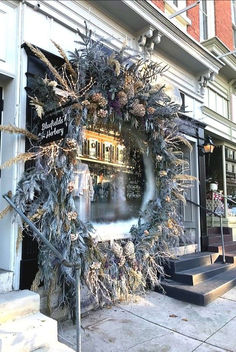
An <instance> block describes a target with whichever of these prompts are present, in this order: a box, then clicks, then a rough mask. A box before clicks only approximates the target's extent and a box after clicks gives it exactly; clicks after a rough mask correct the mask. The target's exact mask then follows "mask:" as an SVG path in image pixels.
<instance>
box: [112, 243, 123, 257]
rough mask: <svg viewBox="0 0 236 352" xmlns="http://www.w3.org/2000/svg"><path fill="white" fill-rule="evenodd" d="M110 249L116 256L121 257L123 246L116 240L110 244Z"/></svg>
mask: <svg viewBox="0 0 236 352" xmlns="http://www.w3.org/2000/svg"><path fill="white" fill-rule="evenodd" d="M112 251H113V253H114V254H115V256H116V257H117V258H121V257H122V256H123V248H122V247H121V246H120V245H119V244H118V243H116V242H114V243H113V245H112Z"/></svg>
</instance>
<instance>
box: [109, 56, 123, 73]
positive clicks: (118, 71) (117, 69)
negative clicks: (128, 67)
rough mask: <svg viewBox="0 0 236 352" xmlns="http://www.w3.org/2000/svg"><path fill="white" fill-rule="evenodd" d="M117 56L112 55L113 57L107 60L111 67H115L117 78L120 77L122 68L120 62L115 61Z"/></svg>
mask: <svg viewBox="0 0 236 352" xmlns="http://www.w3.org/2000/svg"><path fill="white" fill-rule="evenodd" d="M115 55H116V54H115V53H112V54H111V56H109V57H108V58H107V63H108V65H110V66H114V68H115V74H116V76H119V75H120V69H121V66H120V63H119V61H118V60H116V59H115Z"/></svg>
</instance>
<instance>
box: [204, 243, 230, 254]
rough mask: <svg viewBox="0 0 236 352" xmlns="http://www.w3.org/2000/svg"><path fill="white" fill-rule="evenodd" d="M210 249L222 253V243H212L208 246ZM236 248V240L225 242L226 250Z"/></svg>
mask: <svg viewBox="0 0 236 352" xmlns="http://www.w3.org/2000/svg"><path fill="white" fill-rule="evenodd" d="M208 250H209V251H210V252H217V253H220V254H222V245H219V244H217V243H212V244H211V245H210V246H208ZM235 250H236V241H231V242H226V243H225V252H226V253H227V252H230V251H235Z"/></svg>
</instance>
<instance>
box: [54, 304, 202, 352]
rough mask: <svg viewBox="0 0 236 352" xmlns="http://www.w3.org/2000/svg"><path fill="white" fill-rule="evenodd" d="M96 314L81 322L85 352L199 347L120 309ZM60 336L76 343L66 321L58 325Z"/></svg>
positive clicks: (190, 349)
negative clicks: (179, 346) (177, 346)
mask: <svg viewBox="0 0 236 352" xmlns="http://www.w3.org/2000/svg"><path fill="white" fill-rule="evenodd" d="M98 313H99V314H98V315H97V314H96V312H93V313H92V314H89V316H88V317H85V318H83V321H82V326H83V332H82V346H83V350H84V351H86V352H104V351H107V352H108V351H109V352H118V351H119V352H121V351H132V352H138V351H140V352H141V351H143V352H144V351H155V352H156V351H159V350H160V351H174V349H173V346H175V345H176V343H178V344H179V343H180V342H181V343H182V344H183V346H182V347H181V351H186V352H191V351H192V350H193V348H195V347H197V346H198V345H199V344H200V342H199V341H196V340H192V339H189V338H186V337H182V336H179V335H178V334H176V333H174V332H171V331H170V330H168V329H165V328H162V327H160V326H158V325H155V324H152V323H149V322H147V321H145V320H144V319H137V317H135V316H134V315H132V314H130V313H129V312H126V311H123V310H122V309H119V308H111V309H103V310H102V311H99V312H98ZM59 335H63V338H64V339H65V341H70V342H72V343H75V329H73V330H71V325H70V324H68V322H66V323H63V324H61V325H60V327H59ZM61 341H63V340H61ZM167 341H168V343H167ZM157 346H158V349H157ZM171 346H172V347H171ZM74 347H75V345H74Z"/></svg>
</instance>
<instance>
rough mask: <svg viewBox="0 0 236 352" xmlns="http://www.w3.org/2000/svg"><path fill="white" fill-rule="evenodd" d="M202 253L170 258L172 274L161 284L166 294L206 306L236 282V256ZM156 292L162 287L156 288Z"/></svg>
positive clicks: (170, 271) (170, 272)
mask: <svg viewBox="0 0 236 352" xmlns="http://www.w3.org/2000/svg"><path fill="white" fill-rule="evenodd" d="M226 260H227V263H226V264H223V263H222V256H221V255H220V254H219V253H209V252H205V253H199V254H192V255H188V256H182V257H179V258H177V259H175V260H171V261H170V267H169V270H167V271H168V275H169V277H166V278H165V279H164V280H162V282H161V285H162V287H163V289H164V291H165V293H166V294H167V296H170V297H173V298H176V299H179V300H182V301H186V302H189V303H193V304H197V305H202V306H204V305H207V304H208V303H210V302H212V301H213V300H215V299H216V298H217V297H220V296H221V295H222V294H224V293H226V292H227V291H229V290H230V289H231V288H232V287H234V286H235V285H236V257H234V256H233V255H230V256H226ZM157 291H159V289H158V288H157Z"/></svg>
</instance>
